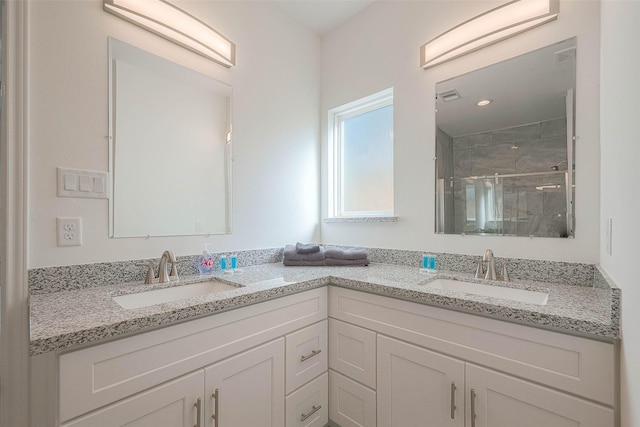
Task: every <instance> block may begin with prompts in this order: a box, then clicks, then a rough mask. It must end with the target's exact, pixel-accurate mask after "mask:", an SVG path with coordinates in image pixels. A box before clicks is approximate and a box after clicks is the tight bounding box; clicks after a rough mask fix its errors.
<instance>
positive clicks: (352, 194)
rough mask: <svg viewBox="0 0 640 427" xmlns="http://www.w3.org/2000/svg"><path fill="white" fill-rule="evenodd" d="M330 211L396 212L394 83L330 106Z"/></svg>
mask: <svg viewBox="0 0 640 427" xmlns="http://www.w3.org/2000/svg"><path fill="white" fill-rule="evenodd" d="M329 127H330V129H329V135H330V141H329V180H330V182H329V191H330V194H329V216H330V217H370V216H378V217H381V216H392V215H393V88H391V89H387V90H384V91H382V92H379V93H376V94H374V95H371V96H368V97H366V98H363V99H360V100H358V101H354V102H351V103H349V104H347V105H343V106H341V107H338V108H335V109H333V110H330V111H329Z"/></svg>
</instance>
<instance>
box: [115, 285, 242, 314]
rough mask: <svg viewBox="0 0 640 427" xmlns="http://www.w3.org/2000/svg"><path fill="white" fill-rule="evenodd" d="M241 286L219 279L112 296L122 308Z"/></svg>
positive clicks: (171, 300) (207, 293)
mask: <svg viewBox="0 0 640 427" xmlns="http://www.w3.org/2000/svg"><path fill="white" fill-rule="evenodd" d="M239 287H240V286H237V285H230V284H228V283H225V282H221V281H219V280H209V281H207V282H198V283H193V284H191V285H177V286H173V287H170V288H162V289H154V290H152V291H145V292H138V293H135V294H127V295H119V296H114V297H111V298H112V299H113V300H114V301H115V302H117V303H118V304H119V305H120V306H121V307H122V308H127V309H131V308H142V307H148V306H150V305H156V304H162V303H165V302H173V301H179V300H182V299H187V298H192V297H197V296H201V295H209V294H215V293H218V292H223V291H228V290H230V289H237V288H239Z"/></svg>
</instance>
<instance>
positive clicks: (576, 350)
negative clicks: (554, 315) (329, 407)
mask: <svg viewBox="0 0 640 427" xmlns="http://www.w3.org/2000/svg"><path fill="white" fill-rule="evenodd" d="M329 307H330V308H329V316H331V317H332V318H336V319H340V320H344V321H346V322H350V323H353V324H356V325H359V326H362V327H365V328H368V329H371V330H374V331H376V332H379V333H382V334H384V335H389V336H392V337H394V338H398V339H400V340H402V341H406V342H410V343H414V344H417V345H419V346H421V347H425V348H428V349H431V350H434V351H437V352H440V353H444V354H447V355H450V356H454V357H457V358H459V359H463V360H467V361H470V362H473V363H477V364H479V365H483V366H487V367H490V368H493V369H496V370H499V371H502V372H506V373H508V374H512V375H515V376H518V377H521V378H525V379H528V380H531V381H534V382H538V383H541V384H545V385H547V386H549V387H553V388H556V389H559V390H563V391H567V392H570V393H573V394H576V395H579V396H583V397H586V398H589V399H593V400H596V401H598V402H601V403H604V404H606V405H610V406H612V405H613V404H614V388H615V378H616V373H615V349H614V345H613V344H611V343H605V342H601V341H595V340H591V339H586V338H582V337H576V336H572V335H567V334H563V333H559V332H552V331H547V330H543V329H538V328H533V327H530V326H523V325H518V324H514V323H510V322H505V321H501V320H494V319H489V318H486V317H480V316H475V315H471V314H466V313H460V312H456V311H452V310H446V309H441V308H437V307H432V306H428V305H423V304H417V303H413V302H409V301H402V300H397V299H394V298H388V297H383V296H380V295H373V294H367V293H363V292H358V291H352V290H349V289H342V288H336V287H333V286H331V287H329ZM329 329H331V327H330V328H329ZM329 345H330V346H331V345H332V341H329ZM331 363H332V360H331V359H329V365H330V366H331Z"/></svg>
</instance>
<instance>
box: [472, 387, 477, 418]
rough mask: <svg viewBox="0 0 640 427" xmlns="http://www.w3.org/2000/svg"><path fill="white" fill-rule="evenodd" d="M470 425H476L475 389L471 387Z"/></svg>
mask: <svg viewBox="0 0 640 427" xmlns="http://www.w3.org/2000/svg"><path fill="white" fill-rule="evenodd" d="M471 427H476V391H475V390H474V389H471Z"/></svg>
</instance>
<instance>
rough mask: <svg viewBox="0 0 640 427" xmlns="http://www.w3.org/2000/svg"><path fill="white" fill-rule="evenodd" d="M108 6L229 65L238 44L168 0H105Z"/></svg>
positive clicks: (136, 23) (168, 38) (140, 23)
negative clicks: (167, 0)
mask: <svg viewBox="0 0 640 427" xmlns="http://www.w3.org/2000/svg"><path fill="white" fill-rule="evenodd" d="M103 1H104V3H103V5H104V10H106V11H107V12H109V13H113V14H114V15H116V16H118V17H120V18H122V19H125V20H127V21H129V22H131V23H133V24H135V25H138V26H140V27H142V28H144V29H146V30H149V31H151V32H152V33H155V34H157V35H159V36H161V37H164V38H165V39H167V40H170V41H172V42H174V43H176V44H178V45H180V46H182V47H184V48H187V49H189V50H191V51H193V52H196V53H198V54H200V55H202V56H204V57H205V58H208V59H211V60H212V61H215V62H218V63H220V64H222V65H224V66H225V67H231V66H233V65H235V61H236V45H235V44H234V43H233V42H232V41H230V40H228V39H227V38H226V37H224V36H223V35H222V34H220V33H218V32H217V31H216V30H214V29H213V28H211V27H209V26H208V25H207V24H205V23H204V22H202V21H200V20H199V19H197V18H196V17H194V16H192V15H190V14H188V13H187V12H185V11H184V10H182V9H179V8H177V7H175V6H174V5H172V4H170V3H168V2H166V1H164V0H103Z"/></svg>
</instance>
